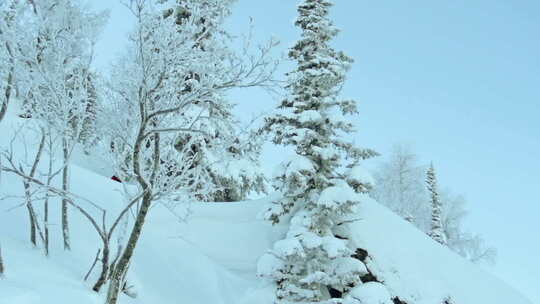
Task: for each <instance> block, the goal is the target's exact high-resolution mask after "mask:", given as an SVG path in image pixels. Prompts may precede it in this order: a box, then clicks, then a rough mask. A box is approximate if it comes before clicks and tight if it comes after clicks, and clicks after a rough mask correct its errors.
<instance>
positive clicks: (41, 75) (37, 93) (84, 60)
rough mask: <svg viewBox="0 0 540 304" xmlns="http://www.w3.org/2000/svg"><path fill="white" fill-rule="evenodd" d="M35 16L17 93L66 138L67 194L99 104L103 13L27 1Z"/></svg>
mask: <svg viewBox="0 0 540 304" xmlns="http://www.w3.org/2000/svg"><path fill="white" fill-rule="evenodd" d="M27 5H28V6H31V9H30V11H31V13H28V14H27V15H28V17H29V20H27V22H26V23H25V24H24V25H25V30H23V31H20V32H19V33H18V35H20V37H19V39H18V41H19V43H18V48H17V51H18V52H19V53H20V54H18V57H19V58H20V63H21V64H20V65H19V66H21V71H20V73H19V75H20V76H19V77H18V78H19V79H18V84H19V87H18V88H19V89H20V94H21V98H22V99H23V100H24V106H25V108H26V109H25V110H26V111H27V113H29V116H31V117H33V118H34V119H37V120H39V121H41V122H42V123H43V124H44V125H46V128H45V129H47V130H51V131H52V132H53V133H54V134H49V136H59V137H60V138H61V139H62V143H61V148H62V149H61V151H62V160H63V172H62V184H63V189H64V191H69V179H70V177H69V159H70V155H71V151H72V150H73V148H74V146H75V144H77V143H78V142H89V135H90V134H92V133H93V132H92V131H91V130H89V128H90V127H91V125H92V123H91V121H92V120H93V116H94V113H95V112H94V110H93V109H94V107H95V101H96V94H95V88H94V86H93V83H92V82H93V80H92V79H93V77H94V76H93V75H92V73H91V72H90V65H91V63H92V57H93V52H92V48H93V45H94V44H95V42H96V40H97V37H98V35H99V33H100V32H101V30H102V28H103V25H104V23H105V20H106V17H107V15H106V14H105V13H93V12H89V11H88V10H87V9H86V8H84V7H83V5H82V4H80V3H78V2H77V1H71V0H42V1H29V2H28V3H27ZM61 216H62V235H63V240H64V248H65V249H70V237H69V220H68V202H67V201H66V200H65V199H63V201H62V215H61Z"/></svg>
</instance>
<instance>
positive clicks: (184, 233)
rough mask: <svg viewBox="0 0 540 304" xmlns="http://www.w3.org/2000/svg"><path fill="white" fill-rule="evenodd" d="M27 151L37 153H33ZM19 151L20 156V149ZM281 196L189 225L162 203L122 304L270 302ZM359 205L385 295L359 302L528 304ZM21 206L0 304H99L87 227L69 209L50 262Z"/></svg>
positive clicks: (200, 209)
mask: <svg viewBox="0 0 540 304" xmlns="http://www.w3.org/2000/svg"><path fill="white" fill-rule="evenodd" d="M13 112H15V109H14V111H13ZM21 121H23V120H21V119H19V118H17V116H16V115H14V113H12V115H9V116H8V117H7V118H6V120H4V121H3V122H2V126H1V127H2V128H1V131H2V132H1V134H2V135H3V136H2V137H1V138H0V145H2V146H3V147H6V146H8V145H9V142H10V138H11V136H12V135H13V130H15V129H16V126H17V125H19V124H20V123H21ZM28 148H29V153H30V154H31V153H32V151H31V150H32V149H33V147H28ZM14 149H15V150H17V151H24V149H23V147H22V146H17V145H16V144H15V146H14ZM20 157H23V154H22V153H21V156H20ZM81 159H82V158H81ZM86 167H89V166H86ZM98 171H99V170H98ZM100 173H101V172H100ZM72 179H73V181H72V187H73V191H74V192H75V193H78V194H79V195H80V196H82V197H85V198H88V199H90V200H92V201H95V202H97V203H99V204H101V205H102V206H103V207H105V208H107V209H108V210H109V212H111V213H114V212H115V211H116V209H117V206H118V204H121V203H122V195H121V191H120V190H121V187H122V185H121V184H119V183H116V182H114V181H111V180H110V179H109V178H108V177H105V176H103V175H100V174H97V173H95V172H92V171H89V170H87V169H83V168H81V167H80V166H73V168H72ZM20 191H22V183H21V180H20V179H19V178H18V177H16V176H14V175H12V174H8V173H3V174H2V184H1V188H0V197H4V196H6V195H10V194H17V193H20ZM277 198H278V197H277V196H275V195H274V196H272V197H268V198H265V199H261V200H256V201H246V202H238V203H201V204H191V205H190V206H185V207H187V208H188V209H189V211H190V214H191V215H190V216H189V217H188V218H187V220H186V221H185V222H182V221H179V220H178V218H177V216H175V215H173V214H172V213H171V212H170V211H169V210H168V209H167V208H164V207H163V206H161V205H156V207H154V208H153V209H152V210H151V212H150V216H149V218H148V220H147V223H146V227H145V231H144V232H143V235H142V239H141V243H140V246H139V247H138V248H137V250H136V252H135V257H134V262H133V264H132V267H131V269H130V273H129V276H128V281H129V284H131V285H133V286H134V287H135V290H136V291H137V293H138V297H137V298H136V299H131V298H129V297H127V296H124V297H123V298H122V299H121V303H126V304H130V303H133V304H135V303H141V304H143V303H145V304H146V303H162V304H168V303H171V304H173V303H217V304H248V303H261V304H271V303H273V297H274V289H273V286H272V283H271V282H267V281H264V280H262V279H260V278H258V277H257V276H256V268H257V262H258V260H259V258H260V256H262V255H263V254H264V253H265V252H266V251H267V250H269V249H270V248H272V246H273V244H274V243H275V242H276V241H278V240H281V239H283V236H284V235H285V233H286V231H287V230H288V227H287V225H286V224H281V225H277V226H272V225H271V224H270V223H268V222H265V221H264V220H262V219H261V218H260V213H261V210H263V209H264V207H265V205H266V204H267V203H269V202H270V201H271V200H274V199H277ZM362 201H363V204H362V205H360V208H359V210H358V214H357V217H356V220H355V221H353V222H351V223H350V224H348V225H350V231H352V234H351V235H349V238H350V239H351V240H352V243H353V244H354V245H355V246H356V247H357V248H359V249H360V251H361V252H365V253H367V257H363V260H364V262H365V264H366V265H367V266H368V270H369V271H370V273H371V277H370V278H369V279H370V280H376V281H379V282H382V283H383V284H384V285H385V287H386V289H384V288H383V289H382V288H381V287H380V285H379V284H377V283H376V282H367V283H366V282H365V284H364V285H363V286H362V287H360V289H361V290H359V291H358V292H357V294H358V295H359V296H363V297H364V298H363V299H364V300H366V301H368V302H366V303H369V304H371V303H377V304H381V303H382V304H387V303H385V302H377V301H379V299H384V298H385V297H386V298H387V297H388V296H390V297H391V298H392V299H394V302H395V303H399V302H397V301H398V299H399V300H400V301H401V303H408V304H442V303H444V301H446V300H448V301H449V302H448V303H452V304H478V303H490V304H508V303H512V304H532V303H531V302H530V301H528V300H527V299H525V298H524V297H523V296H522V295H520V294H519V293H518V292H517V291H515V290H514V289H512V288H511V287H509V286H508V285H507V284H505V283H504V282H502V281H501V280H499V279H497V278H495V277H493V276H492V275H490V274H487V273H486V272H484V271H482V270H481V269H480V268H479V267H478V266H476V265H474V264H472V263H470V262H468V261H466V260H464V259H462V258H461V257H460V256H458V255H456V254H454V253H453V252H451V251H449V250H448V249H447V248H445V247H443V246H441V245H439V244H438V243H436V242H435V241H433V240H432V239H430V238H429V237H427V236H426V235H425V234H424V233H422V232H420V231H419V230H417V229H416V228H414V227H413V226H412V225H411V224H410V223H408V222H406V221H404V220H402V219H401V218H399V217H398V216H397V215H395V214H394V213H392V212H390V211H389V210H388V209H387V208H385V207H383V206H381V205H379V204H378V203H377V202H375V201H373V200H370V199H366V198H364V199H363V200H362ZM54 203H56V205H55V204H54ZM18 204H20V198H17V197H11V198H7V199H4V200H2V201H0V243H1V244H2V254H3V257H4V261H5V264H6V275H5V278H4V279H0V304H13V303H16V304H30V303H32V304H34V303H43V304H49V303H50V304H52V303H54V304H57V303H74V302H76V303H79V304H87V303H88V304H94V303H100V304H101V303H103V301H104V295H103V294H96V293H94V292H93V291H92V290H91V286H92V283H93V280H95V278H96V275H97V271H95V270H94V272H93V273H92V274H91V275H90V277H89V279H88V281H86V282H84V281H83V277H84V275H85V274H86V272H87V271H88V269H89V267H90V265H91V263H92V261H93V259H94V257H95V254H96V251H97V249H98V247H99V240H98V238H97V236H96V234H95V232H94V231H93V230H92V228H91V227H90V225H89V224H88V223H87V221H86V220H85V219H84V218H83V217H81V216H80V215H79V214H78V213H77V212H76V211H75V210H72V211H71V216H72V234H73V251H72V252H67V253H64V252H63V251H62V249H61V239H60V238H61V237H60V234H59V233H56V232H58V231H54V233H52V234H51V235H52V237H54V239H52V240H51V256H50V258H45V257H44V256H43V255H42V252H41V251H40V250H39V249H34V248H31V246H30V245H29V242H28V240H27V230H28V227H27V226H28V224H27V214H26V210H25V209H24V208H15V209H13V210H10V211H9V212H8V211H6V210H8V209H10V208H11V207H13V206H16V205H18ZM182 208H183V207H182ZM181 211H182V209H180V210H179V212H181ZM51 214H52V215H53V216H52V218H51V230H55V229H60V225H59V221H60V219H59V217H58V215H59V214H60V212H59V202H57V201H54V202H52V206H51ZM355 249H356V248H355ZM360 291H361V292H360ZM384 293H388V295H385V294H384ZM381 295H382V296H381ZM369 297H371V298H369ZM370 299H371V300H370ZM372 301H375V302H372ZM450 301H451V302H450ZM389 304H390V303H389Z"/></svg>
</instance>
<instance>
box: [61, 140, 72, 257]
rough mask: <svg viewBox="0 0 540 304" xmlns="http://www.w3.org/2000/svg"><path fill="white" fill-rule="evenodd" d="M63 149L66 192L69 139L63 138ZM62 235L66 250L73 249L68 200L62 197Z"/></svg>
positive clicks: (63, 177)
mask: <svg viewBox="0 0 540 304" xmlns="http://www.w3.org/2000/svg"><path fill="white" fill-rule="evenodd" d="M62 151H63V154H64V169H63V170H62V190H64V191H65V192H66V193H67V192H68V191H69V164H68V159H69V150H68V144H67V140H66V139H65V138H64V139H62ZM62 236H63V238H64V250H71V242H70V240H69V222H68V201H67V200H66V199H65V198H63V199H62Z"/></svg>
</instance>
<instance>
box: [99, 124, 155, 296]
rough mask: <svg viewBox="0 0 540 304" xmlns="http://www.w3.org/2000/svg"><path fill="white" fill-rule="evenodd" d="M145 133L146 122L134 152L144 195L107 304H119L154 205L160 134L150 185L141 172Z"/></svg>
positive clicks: (134, 166) (117, 268)
mask: <svg viewBox="0 0 540 304" xmlns="http://www.w3.org/2000/svg"><path fill="white" fill-rule="evenodd" d="M144 131H145V130H144V121H143V125H142V126H141V128H140V129H139V135H138V136H137V141H136V142H135V145H134V150H133V171H134V173H135V177H136V178H137V182H138V183H139V185H140V186H141V188H142V191H143V193H144V195H143V197H142V202H141V206H140V208H139V210H138V212H137V217H136V219H135V223H134V224H133V228H132V229H131V234H130V235H129V239H128V242H127V245H126V248H125V249H124V251H123V253H122V255H121V256H120V259H119V260H118V262H117V263H116V265H115V267H114V269H113V270H112V271H113V272H112V276H111V278H110V283H109V290H108V291H107V301H106V304H117V303H118V296H119V294H120V291H121V290H122V286H123V283H124V279H125V276H126V274H127V270H128V268H129V264H130V263H131V258H132V257H133V253H134V251H135V247H136V246H137V243H138V241H139V238H140V236H141V232H142V229H143V226H144V222H145V220H146V216H147V215H148V211H149V210H150V206H151V205H152V199H153V198H152V196H153V193H152V183H153V182H154V180H155V178H156V177H157V172H158V171H159V166H160V149H159V134H156V135H155V137H154V155H153V166H152V174H150V184H149V183H148V182H147V181H146V180H145V179H144V177H143V174H142V171H141V167H140V153H141V146H142V145H143V141H144V136H143V134H144Z"/></svg>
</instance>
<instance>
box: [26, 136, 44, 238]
mask: <svg viewBox="0 0 540 304" xmlns="http://www.w3.org/2000/svg"><path fill="white" fill-rule="evenodd" d="M44 147H45V133H43V134H42V135H41V140H40V143H39V147H38V151H37V153H36V157H35V158H34V163H33V164H32V168H31V169H30V177H34V175H35V174H36V170H37V166H38V164H39V161H40V160H41V154H42V153H43V148H44ZM23 186H24V196H25V200H26V209H27V210H28V217H29V220H30V242H31V243H32V245H33V246H34V247H36V246H37V238H36V234H37V233H36V230H37V229H39V226H38V222H37V221H38V219H37V217H36V212H35V210H34V207H33V206H32V193H31V192H30V184H29V183H28V181H27V180H23ZM41 239H42V240H43V241H44V237H43V235H41Z"/></svg>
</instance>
